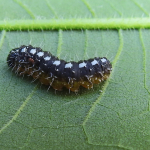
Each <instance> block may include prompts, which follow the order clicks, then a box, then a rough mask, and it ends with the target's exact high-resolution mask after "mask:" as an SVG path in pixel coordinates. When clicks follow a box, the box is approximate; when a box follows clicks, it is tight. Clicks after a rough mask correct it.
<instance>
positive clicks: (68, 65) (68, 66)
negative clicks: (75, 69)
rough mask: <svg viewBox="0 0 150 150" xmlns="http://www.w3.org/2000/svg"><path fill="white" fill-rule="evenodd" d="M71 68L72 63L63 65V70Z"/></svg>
mask: <svg viewBox="0 0 150 150" xmlns="http://www.w3.org/2000/svg"><path fill="white" fill-rule="evenodd" d="M72 66H73V65H72V63H68V64H66V65H65V68H71V67H72Z"/></svg>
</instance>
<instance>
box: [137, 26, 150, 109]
mask: <svg viewBox="0 0 150 150" xmlns="http://www.w3.org/2000/svg"><path fill="white" fill-rule="evenodd" d="M139 36H140V40H141V44H142V49H143V72H144V88H145V89H146V91H147V92H148V93H149V94H150V91H149V89H148V87H147V85H146V50H145V45H144V41H143V38H142V31H141V29H140V30H139ZM149 103H150V102H149V101H148V111H149V108H150V104H149Z"/></svg>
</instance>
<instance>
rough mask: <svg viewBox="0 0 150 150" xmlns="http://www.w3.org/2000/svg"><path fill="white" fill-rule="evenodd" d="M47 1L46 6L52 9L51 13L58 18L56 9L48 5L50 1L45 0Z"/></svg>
mask: <svg viewBox="0 0 150 150" xmlns="http://www.w3.org/2000/svg"><path fill="white" fill-rule="evenodd" d="M45 1H46V3H47V6H48V8H49V9H50V10H51V11H52V13H53V14H54V16H55V18H58V15H57V13H56V11H55V10H54V8H53V7H52V6H51V5H50V2H49V1H48V0H45Z"/></svg>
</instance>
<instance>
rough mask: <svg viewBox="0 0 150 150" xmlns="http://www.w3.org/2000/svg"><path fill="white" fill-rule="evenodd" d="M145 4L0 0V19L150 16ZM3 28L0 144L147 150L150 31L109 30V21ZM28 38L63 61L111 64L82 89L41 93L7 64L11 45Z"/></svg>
mask: <svg viewBox="0 0 150 150" xmlns="http://www.w3.org/2000/svg"><path fill="white" fill-rule="evenodd" d="M149 6H150V1H149V0H123V1H120V0H111V1H110V0H92V1H91V0H59V1H56V0H44V1H40V0H32V1H31V0H22V1H21V0H9V1H6V2H5V3H4V1H2V0H0V22H7V23H6V24H7V25H8V24H9V23H10V26H11V25H12V24H13V22H14V23H15V21H18V22H19V21H26V20H28V21H34V20H35V21H36V20H38V21H39V20H40V21H41V22H42V21H44V20H51V19H56V20H59V21H60V22H61V20H63V19H66V20H67V19H68V20H69V19H73V20H74V22H76V20H78V19H81V22H82V21H83V20H84V19H87V20H88V19H89V22H90V20H92V19H98V20H99V19H106V20H107V19H120V20H122V19H128V20H131V21H133V22H134V19H136V18H141V19H146V20H148V21H149V13H150V10H149ZM25 24H26V23H25ZM114 24H115V22H114ZM144 24H145V22H144ZM35 25H36V24H35ZM82 25H83V26H84V24H82ZM82 25H81V27H82ZM135 25H136V23H135ZM37 26H38V25H37ZM3 27H4V30H2V31H1V32H0V149H4V150H10V149H11V150H19V149H23V150H34V149H35V150H41V149H45V150H49V149H52V150H55V149H56V150H59V149H60V150H61V149H65V150H67V149H68V150H69V149H70V150H71V149H77V150H80V149H81V150H82V149H83V150H88V149H89V150H91V149H92V150H97V149H98V150H103V149H104V150H125V149H129V150H133V149H135V150H137V149H144V150H147V149H148V148H149V146H150V111H149V110H150V105H149V101H150V90H149V89H150V80H149V77H150V69H149V66H150V61H149V56H150V51H149V47H150V42H149V37H150V29H148V28H140V27H137V28H136V29H135V26H133V27H132V29H131V28H130V29H126V30H123V28H121V27H120V28H118V29H117V30H114V29H111V26H110V28H109V29H103V30H102V29H91V30H89V29H88V28H87V29H86V28H84V27H83V29H78V30H73V29H72V30H64V29H61V28H59V27H58V30H44V29H42V27H41V26H38V28H39V30H38V31H35V30H34V28H33V30H31V29H30V31H28V30H24V31H23V30H22V28H18V29H17V31H13V29H10V30H6V29H5V26H4V25H3ZM99 28H100V27H99ZM112 28H113V26H112ZM70 29H71V28H70ZM74 29H75V28H74ZM76 29H77V28H76ZM28 44H32V45H33V46H36V47H38V46H40V47H41V48H42V49H43V50H45V51H50V52H51V53H52V54H53V55H56V56H58V57H59V58H61V59H65V60H67V61H70V60H73V61H79V60H83V59H88V58H91V57H95V56H97V57H102V56H106V57H107V58H108V59H110V60H111V62H112V64H113V71H112V73H111V76H110V78H109V79H108V80H107V81H106V82H104V83H102V84H100V85H95V86H94V89H91V90H86V89H84V88H81V89H80V91H79V93H77V94H75V93H69V92H68V90H64V91H62V92H56V93H55V90H54V89H50V90H49V91H47V87H45V86H43V85H40V84H39V83H38V82H36V81H35V82H33V83H31V81H32V79H31V78H30V77H24V78H22V77H20V76H19V75H16V74H15V73H14V72H12V71H11V69H9V68H8V66H7V64H6V58H7V55H8V53H9V51H10V50H11V49H13V48H15V47H19V46H20V45H28Z"/></svg>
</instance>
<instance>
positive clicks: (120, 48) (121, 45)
mask: <svg viewBox="0 0 150 150" xmlns="http://www.w3.org/2000/svg"><path fill="white" fill-rule="evenodd" d="M119 40H120V45H119V48H118V52H117V54H116V57H115V59H114V61H113V63H112V65H113V71H112V73H111V75H110V78H111V76H112V74H113V72H114V70H115V66H116V63H117V61H118V59H119V56H120V55H121V52H122V49H123V36H122V30H121V29H120V30H119ZM110 78H109V79H108V80H107V81H106V83H105V85H104V87H103V93H102V94H101V95H100V96H99V97H98V98H97V99H96V101H95V102H94V103H93V105H92V107H91V108H90V110H89V112H88V114H87V115H86V117H85V119H84V121H83V123H82V125H83V126H85V125H86V122H87V121H88V119H89V118H90V116H91V113H92V112H93V110H94V109H95V107H96V105H97V104H98V103H99V102H100V100H101V98H102V97H103V96H104V94H105V92H106V89H107V87H108V85H109V80H110Z"/></svg>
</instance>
